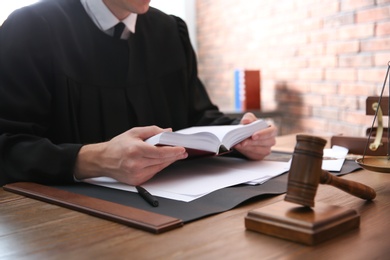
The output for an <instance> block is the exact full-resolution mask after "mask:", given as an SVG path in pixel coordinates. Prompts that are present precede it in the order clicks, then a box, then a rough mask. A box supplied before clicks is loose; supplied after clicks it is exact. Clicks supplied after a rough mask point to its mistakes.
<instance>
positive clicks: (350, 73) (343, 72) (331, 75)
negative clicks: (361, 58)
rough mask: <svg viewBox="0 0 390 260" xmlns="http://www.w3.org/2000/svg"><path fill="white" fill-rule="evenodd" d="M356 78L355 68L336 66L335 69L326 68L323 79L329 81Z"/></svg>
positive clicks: (352, 79)
mask: <svg viewBox="0 0 390 260" xmlns="http://www.w3.org/2000/svg"><path fill="white" fill-rule="evenodd" d="M356 78H357V73H356V70H355V69H349V68H345V69H344V68H337V69H326V70H325V79H326V80H330V81H341V82H342V81H354V80H356Z"/></svg>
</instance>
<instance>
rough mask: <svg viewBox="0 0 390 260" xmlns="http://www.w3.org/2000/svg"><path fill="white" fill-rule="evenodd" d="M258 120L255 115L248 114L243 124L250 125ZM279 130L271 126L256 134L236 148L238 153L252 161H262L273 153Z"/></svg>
mask: <svg viewBox="0 0 390 260" xmlns="http://www.w3.org/2000/svg"><path fill="white" fill-rule="evenodd" d="M256 120H257V118H256V116H255V115H254V114H253V113H246V114H245V115H244V116H243V117H242V119H241V124H244V125H246V124H249V123H251V122H253V121H256ZM276 135H277V128H276V127H275V126H272V125H271V126H270V127H268V128H266V129H263V130H260V131H258V132H255V133H254V134H253V135H252V136H251V137H249V138H247V139H245V140H244V141H242V142H241V143H239V144H237V145H235V146H234V149H236V150H237V151H238V152H240V153H241V154H243V155H244V156H246V157H247V158H248V159H251V160H262V159H264V157H266V156H267V155H269V154H270V153H271V147H272V146H273V145H275V144H276V139H275V137H276Z"/></svg>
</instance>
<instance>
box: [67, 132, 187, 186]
mask: <svg viewBox="0 0 390 260" xmlns="http://www.w3.org/2000/svg"><path fill="white" fill-rule="evenodd" d="M163 131H170V129H165V130H164V129H162V128H159V127H157V126H147V127H135V128H132V129H130V130H128V131H126V132H124V133H122V134H120V135H118V136H116V137H114V138H113V139H111V140H110V141H108V142H104V143H97V144H89V145H85V146H83V147H82V148H81V149H80V152H79V154H78V157H77V161H76V166H75V173H74V176H75V178H76V179H79V180H81V179H85V178H93V177H101V176H106V177H111V178H113V179H115V180H117V181H119V182H122V183H126V184H130V185H140V184H142V183H144V182H146V181H147V180H149V179H150V178H152V177H153V176H154V175H155V174H156V173H158V172H159V171H161V170H162V169H164V168H165V167H167V166H169V165H170V164H172V163H173V162H175V161H177V160H181V159H185V158H187V156H188V154H187V152H186V150H185V148H184V147H170V146H153V145H150V144H148V143H145V142H144V140H146V139H147V138H149V137H151V136H154V135H156V134H159V133H161V132H163Z"/></svg>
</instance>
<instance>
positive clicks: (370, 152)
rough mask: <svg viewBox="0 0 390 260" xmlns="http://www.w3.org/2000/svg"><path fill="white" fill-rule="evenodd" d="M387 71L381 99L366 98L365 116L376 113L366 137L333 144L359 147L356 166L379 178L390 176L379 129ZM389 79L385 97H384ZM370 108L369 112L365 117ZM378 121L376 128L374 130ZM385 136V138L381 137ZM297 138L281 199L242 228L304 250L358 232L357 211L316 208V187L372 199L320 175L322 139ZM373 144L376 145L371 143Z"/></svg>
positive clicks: (362, 188)
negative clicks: (285, 240) (287, 242)
mask: <svg viewBox="0 0 390 260" xmlns="http://www.w3.org/2000/svg"><path fill="white" fill-rule="evenodd" d="M389 71H390V62H389V63H388V68H387V73H386V77H385V80H384V83H383V87H382V91H381V94H380V96H379V98H378V97H369V98H367V102H366V103H367V104H369V105H371V107H367V108H366V111H367V113H366V114H374V119H373V122H372V126H371V128H369V130H368V137H366V138H359V137H346V138H342V139H340V138H339V139H337V142H339V144H343V142H344V144H346V147H347V148H350V147H348V146H349V145H352V146H356V144H357V145H358V146H359V145H360V146H359V147H358V148H357V149H358V150H359V151H361V152H360V153H357V154H361V155H362V156H361V157H360V158H359V159H357V160H356V162H357V163H358V164H359V165H360V166H361V167H362V168H364V169H367V170H369V171H375V172H381V173H390V142H389V137H390V131H389V130H388V129H387V128H386V129H384V128H383V115H387V116H388V118H389V121H388V127H390V106H389V97H390V75H389ZM388 78H389V96H388V97H383V93H384V89H385V86H386V81H387V79H388ZM384 108H385V109H384ZM369 109H372V111H373V112H369ZM376 119H378V120H377V121H378V127H375V128H374V124H375V122H376ZM384 133H385V134H386V135H387V137H384V136H383V134H384ZM374 137H375V138H374ZM296 138H297V143H296V146H295V149H294V153H293V156H292V161H291V167H290V170H289V173H288V183H287V192H286V196H285V198H284V200H283V201H279V202H276V203H274V204H270V205H267V206H264V207H262V208H258V209H254V210H251V211H249V212H248V214H247V216H246V217H245V227H246V229H248V230H252V231H256V232H259V233H263V234H266V235H271V236H274V237H278V238H282V239H287V240H291V241H294V242H298V243H302V244H306V245H315V244H318V243H320V242H323V241H325V240H328V239H331V238H333V237H335V236H337V235H340V234H343V233H345V232H347V231H349V230H352V229H355V228H358V227H359V224H360V216H359V215H358V213H357V212H356V211H355V210H353V209H349V208H345V207H341V206H335V205H327V204H324V203H319V202H317V203H315V201H314V198H315V195H316V192H317V189H318V187H319V184H329V185H332V186H334V187H336V188H339V189H341V190H343V191H345V192H347V193H349V194H351V195H354V196H356V197H359V198H361V199H364V200H373V199H375V197H376V192H375V190H373V189H372V188H371V187H368V186H366V185H364V184H362V183H358V182H354V181H350V180H347V179H343V178H340V177H337V176H334V175H332V174H331V173H329V172H327V171H324V170H322V159H323V150H324V147H325V144H326V142H327V141H326V140H325V139H323V138H320V137H316V136H310V135H297V137H296ZM371 139H375V140H374V141H373V142H371V141H372V140H371ZM352 148H353V149H355V147H352ZM353 149H352V150H353ZM350 152H351V149H350Z"/></svg>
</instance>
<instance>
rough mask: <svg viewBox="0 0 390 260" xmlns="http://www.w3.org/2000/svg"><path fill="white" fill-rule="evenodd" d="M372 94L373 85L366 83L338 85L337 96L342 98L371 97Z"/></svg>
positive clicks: (373, 91)
mask: <svg viewBox="0 0 390 260" xmlns="http://www.w3.org/2000/svg"><path fill="white" fill-rule="evenodd" d="M374 93H375V90H374V87H373V85H372V84H368V83H366V84H363V83H341V84H340V85H339V94H340V95H342V96H348V95H349V96H372V95H374ZM364 100H365V99H364Z"/></svg>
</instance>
